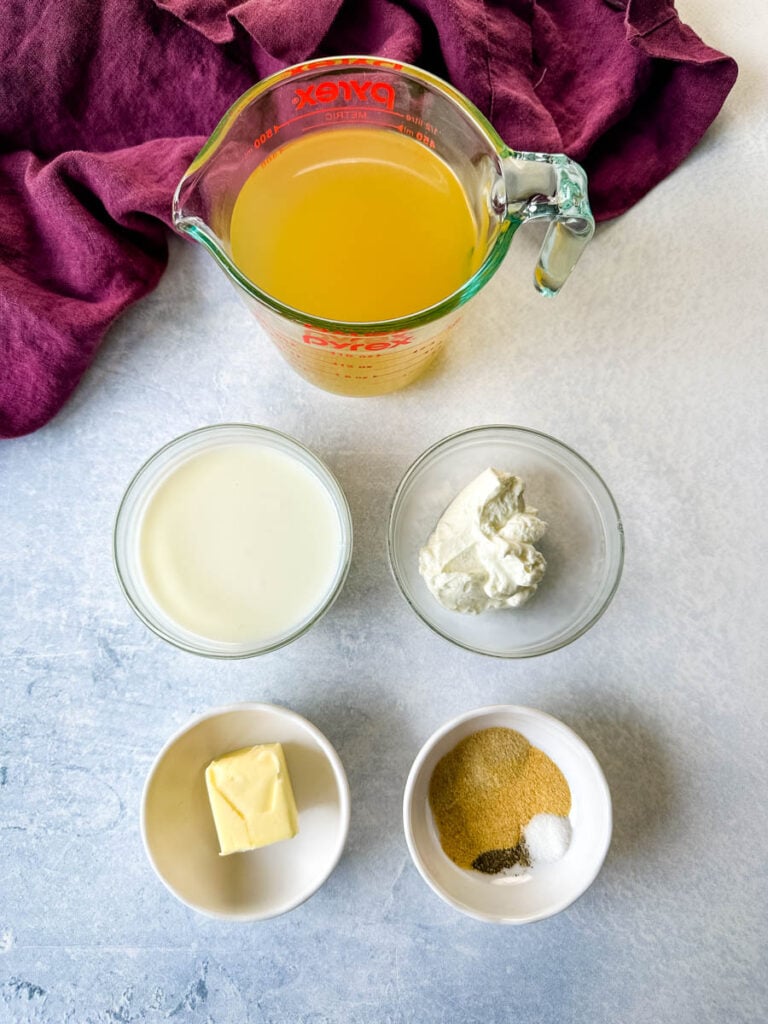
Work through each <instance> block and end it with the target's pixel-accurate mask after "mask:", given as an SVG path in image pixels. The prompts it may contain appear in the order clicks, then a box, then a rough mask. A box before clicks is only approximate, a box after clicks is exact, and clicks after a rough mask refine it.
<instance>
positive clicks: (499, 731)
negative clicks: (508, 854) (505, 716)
mask: <svg viewBox="0 0 768 1024" xmlns="http://www.w3.org/2000/svg"><path fill="white" fill-rule="evenodd" d="M429 804H430V807H431V808H432V814H433V816H434V819H435V825H436V826H437V831H438V835H439V836H440V844H441V846H442V847H443V850H444V851H445V853H446V854H447V855H448V856H449V857H450V858H451V860H452V861H453V862H454V863H455V864H458V866H459V867H461V868H467V869H468V868H471V867H472V862H473V861H474V860H476V859H477V858H478V857H480V856H481V855H482V854H484V853H488V852H489V851H491V850H509V849H511V848H513V847H516V846H517V845H518V844H519V842H520V838H521V830H522V828H523V826H524V825H526V824H527V823H528V822H529V821H530V820H531V818H532V817H533V816H534V815H535V814H559V815H561V816H563V817H565V816H567V815H568V814H569V813H570V810H571V791H570V789H569V787H568V783H567V782H566V780H565V776H564V775H563V773H562V772H561V771H560V769H559V768H558V767H557V765H556V764H555V763H554V761H552V760H551V759H550V758H549V757H547V755H546V754H545V753H543V751H541V750H539V749H538V747H534V746H532V745H531V744H530V743H529V742H528V740H527V739H526V738H525V737H524V736H522V735H521V734H520V733H519V732H517V731H516V730H514V729H505V728H502V727H493V728H491V729H481V730H480V731H479V732H476V733H473V734H472V735H471V736H467V737H466V738H465V739H463V740H462V741H461V742H460V743H459V744H457V746H455V747H454V748H453V750H451V751H449V752H448V753H447V754H446V755H445V756H444V757H442V758H441V759H440V761H438V763H437V765H436V766H435V770H434V771H433V773H432V778H431V779H430V783H429Z"/></svg>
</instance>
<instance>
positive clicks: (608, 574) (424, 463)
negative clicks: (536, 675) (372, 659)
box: [389, 424, 624, 658]
mask: <svg viewBox="0 0 768 1024" xmlns="http://www.w3.org/2000/svg"><path fill="white" fill-rule="evenodd" d="M489 467H493V468H494V469H500V470H505V471H506V472H508V473H514V474H515V475H516V476H519V477H522V479H523V480H524V481H525V484H526V489H525V500H526V504H528V505H532V506H533V507H534V508H536V509H538V512H539V516H540V517H541V518H542V519H543V520H544V521H545V522H546V523H547V524H548V528H547V532H546V534H545V535H544V537H543V538H542V540H541V541H539V542H538V543H537V545H536V546H537V547H538V548H539V549H540V550H541V552H542V554H543V555H544V557H545V558H546V560H547V571H546V574H545V576H544V579H543V580H542V582H541V583H540V584H539V587H538V590H537V591H536V593H535V594H534V595H533V596H532V597H531V598H530V599H529V600H528V601H527V603H526V604H524V605H522V606H521V607H520V608H506V609H503V610H497V611H489V612H485V613H484V614H482V615H465V614H462V613H460V612H454V611H449V610H448V609H447V608H443V606H442V605H441V604H440V603H439V602H438V601H437V599H436V598H435V597H433V595H432V594H431V593H430V591H429V590H428V589H427V586H426V584H425V583H424V580H423V579H422V578H421V576H420V575H419V549H420V548H421V547H422V546H423V545H424V544H426V542H427V539H428V538H429V535H430V534H431V533H432V531H433V530H434V528H435V526H436V525H437V522H438V520H439V519H440V517H441V515H442V514H443V512H444V511H445V509H446V507H447V506H448V505H449V504H450V503H451V501H453V499H454V498H455V497H456V495H457V494H458V493H459V491H461V490H463V488H464V487H466V485H467V484H468V483H470V482H471V481H472V480H474V478H475V477H476V476H477V475H478V474H479V473H481V472H482V471H483V470H484V469H488V468H489ZM623 560H624V531H623V528H622V524H621V519H620V518H619V512H618V509H617V508H616V504H615V502H614V500H613V498H612V496H611V493H610V491H609V490H608V488H607V487H606V485H605V483H604V482H603V480H602V479H601V477H600V476H599V475H598V474H597V472H596V471H595V470H594V469H593V468H592V466H590V465H589V463H588V462H587V461H586V460H585V459H583V458H582V457H581V456H580V455H578V454H577V453H576V452H575V451H573V450H572V449H571V448H569V447H568V446H567V445H564V444H563V443H562V442H561V441H557V440H556V439H555V438H553V437H549V436H548V435H547V434H542V433H539V432H538V431H536V430H528V429H525V428H523V427H514V426H507V425H503V424H501V425H498V424H497V425H492V426H482V427H472V428H470V429H469V430H462V431H461V432H460V433H458V434H452V435H451V436H450V437H446V438H443V440H442V441H438V442H437V444H434V445H433V446H432V447H431V448H429V449H427V451H425V452H424V453H423V454H422V455H420V456H419V458H418V459H417V460H416V461H415V462H414V463H413V465H412V466H411V467H410V469H408V471H407V472H406V474H405V476H404V477H403V479H402V481H401V482H400V485H399V486H398V488H397V491H396V492H395V496H394V498H393V500H392V508H391V511H390V518H389V561H390V565H391V567H392V572H393V575H394V577H395V580H396V581H397V585H398V586H399V587H400V590H401V592H402V594H403V597H404V598H405V599H406V601H407V602H408V604H409V605H410V606H411V608H412V609H413V610H414V611H415V612H416V614H417V615H418V616H419V617H420V618H421V619H422V620H423V621H424V622H425V623H426V624H427V625H428V626H429V627H430V628H431V629H433V630H434V631H435V632H436V633H439V634H440V636H442V637H445V639H446V640H450V641H451V642H452V643H455V644H458V645H459V646H460V647H464V648H466V649H467V650H469V651H475V652H476V653H478V654H489V655H493V656H495V657H497V658H529V657H532V656H533V655H537V654H546V653H547V652H549V651H554V650H557V649H558V648H560V647H564V646H565V645H566V644H568V643H570V642H571V641H572V640H575V639H576V638H577V637H579V636H581V635H582V633H585V632H586V631H587V630H588V629H589V628H590V627H591V626H593V625H594V624H595V622H597V620H598V619H599V618H600V616H601V615H602V614H603V612H604V611H605V609H606V608H607V607H608V605H609V604H610V602H611V599H612V598H613V595H614V594H615V593H616V589H617V587H618V585H619V579H620V577H621V569H622V564H623Z"/></svg>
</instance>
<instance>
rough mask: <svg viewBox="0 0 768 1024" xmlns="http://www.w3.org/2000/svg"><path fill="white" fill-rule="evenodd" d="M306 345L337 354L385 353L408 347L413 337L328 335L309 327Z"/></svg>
mask: <svg viewBox="0 0 768 1024" xmlns="http://www.w3.org/2000/svg"><path fill="white" fill-rule="evenodd" d="M301 340H302V341H303V342H304V344H305V345H316V346H317V347H318V348H329V349H333V350H335V351H337V352H384V351H386V349H392V348H399V347H400V346H401V345H408V344H409V343H410V342H411V341H412V340H413V335H412V334H408V333H407V332H405V331H398V332H397V333H395V334H385V335H382V334H369V335H367V336H366V335H361V334H350V335H346V336H345V335H343V334H328V333H326V332H325V331H313V330H311V329H310V328H309V327H308V328H307V329H306V330H305V331H304V335H303V337H302V339H301Z"/></svg>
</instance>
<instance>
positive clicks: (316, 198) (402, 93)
mask: <svg viewBox="0 0 768 1024" xmlns="http://www.w3.org/2000/svg"><path fill="white" fill-rule="evenodd" d="M542 216H545V217H547V219H549V220H551V221H552V224H551V228H550V234H549V235H548V239H547V242H545V246H544V249H543V250H542V258H541V260H540V263H539V267H538V269H537V278H536V281H537V286H538V287H539V289H540V290H541V291H543V292H545V293H548V294H553V293H554V292H556V291H557V290H558V288H559V287H560V286H561V284H562V283H563V281H564V279H565V277H566V276H567V274H568V273H569V271H570V269H571V267H572V266H573V264H574V263H575V260H576V258H577V257H578V254H579V253H580V251H581V248H582V247H583V245H584V244H585V243H586V241H587V240H588V238H589V237H590V236H591V232H592V228H593V222H592V218H591V214H590V213H589V206H588V202H587V198H586V191H585V182H584V176H583V172H582V171H581V169H580V168H579V167H578V166H577V165H575V164H573V163H572V162H571V161H569V160H568V159H567V158H566V157H562V156H550V155H548V154H531V153H516V152H514V151H513V150H510V149H509V148H508V147H507V146H506V145H505V144H504V143H503V142H502V140H501V139H499V137H498V136H497V135H496V133H495V132H494V131H493V129H492V128H491V126H490V125H489V124H488V123H487V122H486V121H485V120H484V118H483V117H482V115H481V114H480V113H479V112H478V111H477V110H475V108H474V107H472V105H471V104H470V103H469V101H468V100H466V99H465V98H464V97H463V96H461V94H460V93H458V92H456V90H454V89H453V88H452V87H451V86H449V85H447V84H446V83H444V82H442V81H441V80H440V79H437V78H435V77H434V76H432V75H428V74H427V73H426V72H423V71H421V70H420V69H418V68H413V67H409V66H407V65H402V64H397V63H394V62H391V61H385V60H378V59H374V58H358V57H349V58H332V59H329V60H325V61H312V62H309V63H308V64H302V65H298V66H297V67H295V68H289V69H287V70H286V71H284V72H280V73H279V74H277V75H274V76H272V78H270V79H267V80H266V81H265V82H263V83H260V84H259V85H258V86H255V87H254V89H252V90H250V91H249V92H248V93H246V94H245V96H244V97H242V98H241V99H240V100H239V101H238V102H237V103H236V104H235V105H234V107H233V108H232V109H231V110H230V112H229V113H228V114H227V115H226V116H225V118H224V120H223V121H222V123H221V125H219V127H218V128H217V129H216V131H215V132H214V134H213V136H212V137H211V139H210V140H209V143H208V144H207V146H206V147H205V148H204V149H203V150H202V152H201V153H200V154H199V156H198V157H197V158H196V160H195V162H194V163H193V164H192V166H191V167H190V169H189V171H188V172H187V174H186V175H185V176H184V178H183V179H182V181H181V183H180V184H179V188H178V189H177V193H176V197H175V200H174V222H175V223H176V225H177V227H179V228H180V229H181V230H184V231H187V232H188V233H189V234H191V235H192V236H193V237H194V238H195V239H196V240H197V241H200V242H202V243H203V244H204V245H205V246H206V248H208V249H209V251H210V252H211V253H212V254H213V255H214V256H215V257H216V259H217V260H218V261H219V263H220V264H221V265H222V266H223V267H224V269H225V270H226V271H227V273H228V274H229V276H230V277H231V279H232V280H233V282H234V283H235V284H236V285H238V286H239V287H240V289H241V291H242V292H243V295H244V297H245V298H246V300H247V302H248V303H249V305H250V307H251V309H252V311H253V312H254V314H255V315H256V317H257V318H258V319H259V320H260V322H261V323H262V325H263V326H264V327H265V329H266V331H267V333H268V334H269V335H270V337H271V338H272V339H273V341H274V342H275V343H276V344H277V345H278V347H279V348H280V350H281V351H282V352H283V354H284V356H285V357H286V359H287V361H288V362H289V363H290V364H291V365H292V366H293V368H294V369H295V370H297V371H298V372H299V373H300V374H301V375H302V376H304V377H305V378H307V379H309V380H310V381H312V383H314V384H317V385H318V386H320V387H322V388H325V389H326V390H329V391H335V392H339V393H342V394H353V395H354V394H360V395H364V394H380V393H384V392H387V391H393V390H395V389H396V388H399V387H402V386H404V385H405V384H407V383H409V382H410V381H411V380H413V379H414V378H415V377H417V376H418V375H419V374H420V373H421V372H422V370H423V369H424V368H425V367H426V365H427V364H428V363H429V362H430V361H431V359H432V358H433V357H434V355H435V354H436V353H437V351H438V350H439V348H440V347H441V345H442V343H443V341H444V340H445V337H446V335H447V332H448V330H449V328H451V327H452V326H453V323H454V322H455V319H456V312H455V311H457V310H458V309H459V307H460V306H461V305H463V303H464V302H466V301H467V299H469V298H470V297H471V296H472V295H473V294H474V293H475V292H476V291H477V290H478V289H479V288H480V287H481V286H482V285H483V284H484V283H485V281H487V280H488V278H489V277H490V276H491V275H492V273H493V272H494V270H495V269H496V267H497V266H498V264H499V263H500V261H501V259H502V257H503V255H504V253H505V252H506V249H507V246H508V244H509V241H510V240H511V238H512V235H513V234H514V232H515V230H516V229H517V227H518V226H519V225H520V224H521V223H522V222H523V220H526V219H530V218H532V217H542Z"/></svg>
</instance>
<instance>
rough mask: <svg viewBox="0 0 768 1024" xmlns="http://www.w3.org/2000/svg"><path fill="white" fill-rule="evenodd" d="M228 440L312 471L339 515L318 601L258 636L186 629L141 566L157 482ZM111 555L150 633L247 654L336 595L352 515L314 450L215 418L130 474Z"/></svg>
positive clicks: (206, 649)
mask: <svg viewBox="0 0 768 1024" xmlns="http://www.w3.org/2000/svg"><path fill="white" fill-rule="evenodd" d="M232 444H240V445H242V444H247V445H253V446H254V447H255V448H257V449H267V450H272V451H276V452H279V453H280V454H282V455H285V456H287V457H289V458H291V459H293V460H295V461H296V462H297V463H299V464H300V465H302V466H303V467H304V468H305V469H307V470H308V471H309V472H310V473H312V474H313V475H314V476H315V477H316V478H317V480H318V481H319V483H320V484H321V485H322V486H323V488H324V489H325V491H326V493H327V495H328V497H329V499H330V501H331V502H332V503H333V506H334V508H335V510H336V514H337V516H338V521H339V534H340V544H339V551H338V559H337V564H336V570H335V572H334V575H333V579H332V580H331V581H330V583H329V586H328V588H327V590H326V592H325V593H324V594H323V595H322V597H321V599H320V601H319V603H318V604H317V606H316V607H315V608H313V609H311V611H310V612H309V613H308V614H307V615H305V616H304V617H303V618H302V619H300V620H298V621H296V622H295V623H293V624H292V625H291V626H290V627H289V628H287V629H285V630H284V631H282V632H281V633H277V634H276V635H274V636H270V637H268V638H266V639H264V640H262V641H259V642H247V643H238V642H230V641H218V640H212V639H210V638H208V637H204V636H200V635H198V634H196V633H192V632H190V631H189V630H187V629H185V628H184V627H183V626H181V625H180V624H179V623H178V622H176V621H174V620H173V619H172V618H171V617H170V616H169V615H167V614H166V612H165V611H164V610H163V609H162V608H161V607H160V606H159V605H158V603H157V602H156V600H155V599H154V597H153V596H152V594H151V592H150V590H149V588H148V587H147V584H146V582H145V580H144V575H143V572H142V569H141V559H140V556H139V543H140V535H141V528H142V522H143V518H144V515H145V513H146V510H147V506H148V505H149V503H150V501H151V499H152V497H153V495H154V494H155V492H156V490H157V488H158V487H159V486H160V485H161V484H162V483H163V481H165V480H166V479H167V477H168V476H169V475H170V474H171V473H173V472H174V471H175V470H177V469H178V468H179V467H180V466H181V465H183V464H184V463H185V462H186V461H187V460H188V459H190V458H192V457H193V456H196V455H199V454H200V453H202V452H208V451H211V450H212V449H214V448H217V447H226V446H228V445H232ZM112 550H113V558H114V563H115V570H116V572H117V578H118V581H119V583H120V586H121V588H122V590H123V593H124V594H125V596H126V598H127V600H128V603H129V604H130V606H131V607H132V608H133V610H134V612H136V614H137V615H138V617H139V618H140V619H141V620H142V622H143V623H144V624H145V625H146V626H148V627H149V628H150V629H151V630H152V631H153V632H154V633H156V634H157V635H158V636H160V637H162V638H163V639H164V640H167V641H168V642H169V643H172V644H174V645H175V646H176V647H180V648H181V649H182V650H185V651H190V652H191V653H193V654H202V655H205V656H207V657H210V658H250V657H253V656H254V655H257V654H266V653H268V652H269V651H274V650H277V649H278V648H279V647H283V646H284V645H285V644H288V643H291V642H292V641H293V640H296V639H297V638H298V637H300V636H301V635H302V634H303V633H305V632H306V631H307V630H308V629H310V628H311V627H312V626H313V625H314V624H315V623H316V622H317V621H318V620H319V619H320V618H321V617H322V616H323V615H324V614H325V612H327V611H328V609H329V608H330V607H331V605H332V604H333V602H334V601H335V600H336V598H337V597H338V595H339V593H340V591H341V588H342V587H343V585H344V581H345V579H346V577H347V572H348V571H349V566H350V562H351V560H352V517H351V514H350V511H349V505H348V504H347V499H346V497H345V495H344V492H343V491H342V489H341V486H340V485H339V483H338V481H337V480H336V478H335V477H334V475H333V474H332V473H331V471H330V470H329V469H328V467H327V466H326V465H325V463H323V462H322V461H321V460H320V459H319V458H318V457H317V456H316V455H315V454H314V453H313V452H311V451H310V450H309V448H306V447H305V446H304V445H303V444H301V443H300V442H299V441H297V440H296V439H295V438H293V437H289V436H288V435H287V434H282V433H281V432H280V431H279V430H272V429H271V428H270V427H261V426H255V425H254V424H251V423H218V424H214V425H213V426H209V427H200V428H199V429H198V430H192V431H190V432H189V433H188V434H182V436H181V437H177V438H175V439H174V440H173V441H169V443H168V444H166V445H165V446H164V447H163V448H161V449H160V450H159V451H157V452H155V454H154V455H152V456H151V458H149V459H148V460H147V461H146V462H145V463H144V465H143V466H142V467H141V468H140V469H139V471H138V472H137V473H136V475H135V476H134V478H133V480H131V482H130V484H129V485H128V488H127V489H126V492H125V495H124V496H123V500H122V501H121V503H120V507H119V509H118V512H117V516H116V519H115V528H114V537H113V549H112Z"/></svg>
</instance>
